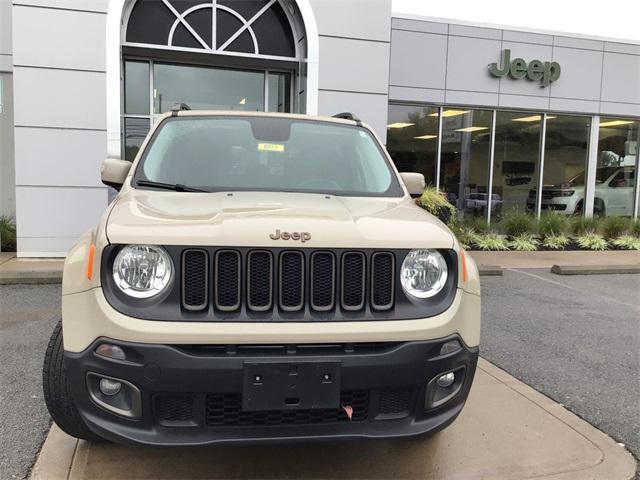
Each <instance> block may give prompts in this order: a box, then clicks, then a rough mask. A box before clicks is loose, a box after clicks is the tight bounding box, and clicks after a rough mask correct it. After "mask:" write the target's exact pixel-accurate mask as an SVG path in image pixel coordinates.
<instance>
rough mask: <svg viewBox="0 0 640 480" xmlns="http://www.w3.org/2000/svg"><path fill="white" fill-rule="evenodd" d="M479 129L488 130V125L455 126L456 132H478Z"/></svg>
mask: <svg viewBox="0 0 640 480" xmlns="http://www.w3.org/2000/svg"><path fill="white" fill-rule="evenodd" d="M480 130H489V127H465V128H456V129H455V131H456V132H479V131H480Z"/></svg>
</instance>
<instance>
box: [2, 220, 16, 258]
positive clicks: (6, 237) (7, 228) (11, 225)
mask: <svg viewBox="0 0 640 480" xmlns="http://www.w3.org/2000/svg"><path fill="white" fill-rule="evenodd" d="M0 250H1V251H3V252H15V251H16V224H15V222H14V221H13V219H11V218H8V217H5V216H0Z"/></svg>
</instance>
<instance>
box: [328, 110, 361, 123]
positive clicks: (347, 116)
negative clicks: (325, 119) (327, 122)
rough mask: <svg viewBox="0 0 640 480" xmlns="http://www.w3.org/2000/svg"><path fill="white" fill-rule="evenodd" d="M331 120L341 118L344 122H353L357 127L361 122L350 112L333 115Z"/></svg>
mask: <svg viewBox="0 0 640 480" xmlns="http://www.w3.org/2000/svg"><path fill="white" fill-rule="evenodd" d="M333 118H342V119H344V120H353V121H354V122H356V124H357V125H358V126H359V127H360V126H362V121H360V119H359V118H358V117H356V116H355V115H354V114H353V113H351V112H342V113H336V114H335V115H333Z"/></svg>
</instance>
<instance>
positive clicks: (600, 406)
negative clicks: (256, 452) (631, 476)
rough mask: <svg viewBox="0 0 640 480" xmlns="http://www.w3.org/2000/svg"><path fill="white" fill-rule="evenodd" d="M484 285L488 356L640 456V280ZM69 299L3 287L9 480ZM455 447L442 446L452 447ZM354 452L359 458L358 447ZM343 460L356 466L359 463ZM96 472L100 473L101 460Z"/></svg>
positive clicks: (518, 274) (4, 442) (530, 273)
mask: <svg viewBox="0 0 640 480" xmlns="http://www.w3.org/2000/svg"><path fill="white" fill-rule="evenodd" d="M482 286H483V289H484V291H483V295H484V297H483V308H484V311H483V322H484V323H483V332H482V333H483V338H482V354H483V356H484V357H485V358H487V359H488V360H490V361H491V362H493V363H495V364H496V365H498V366H500V367H501V368H503V369H504V370H506V371H507V372H509V373H511V374H512V375H514V376H516V377H517V378H519V379H522V380H523V381H524V382H525V383H528V384H530V385H531V386H533V387H534V388H536V389H538V390H540V391H542V392H543V393H545V394H547V395H548V396H550V397H551V398H554V399H555V400H557V401H558V402H561V403H563V404H565V405H566V406H567V407H568V408H569V409H570V410H572V411H573V412H575V413H577V414H578V415H579V416H581V417H583V418H585V419H586V420H588V421H589V422H590V423H592V424H594V425H596V426H597V427H598V428H600V429H602V430H603V431H605V432H607V433H609V434H610V435H611V436H613V437H614V438H615V439H617V441H619V442H623V443H625V444H627V446H628V448H629V449H631V450H632V451H633V452H634V453H635V454H636V457H637V456H638V454H639V452H640V441H639V439H638V433H637V432H639V431H640V426H639V425H638V422H639V419H640V411H639V410H638V408H639V407H638V406H637V403H638V402H637V399H638V398H640V379H638V375H637V372H638V371H639V369H640V367H639V356H640V338H639V332H640V306H639V305H638V303H639V302H638V292H639V291H640V276H638V275H617V276H615V275H611V276H609V275H606V276H605V275H603V276H594V277H558V276H555V275H552V274H549V273H546V272H543V271H541V270H521V271H520V270H517V271H507V272H505V276H504V277H487V278H483V279H482ZM59 295H60V287H59V285H40V286H35V285H34V286H22V285H6V286H0V362H1V363H2V367H1V368H2V375H1V378H0V422H2V423H1V428H0V478H2V479H4V478H23V477H25V476H26V475H27V474H28V471H29V468H30V466H31V464H32V462H33V460H34V457H35V455H36V453H37V451H38V449H39V446H40V444H41V442H42V440H43V439H44V436H45V435H46V431H47V429H48V415H47V414H46V409H45V407H44V403H43V399H42V393H41V380H40V369H41V362H42V355H43V353H44V348H45V345H46V342H47V340H48V337H49V334H50V332H51V330H52V329H53V326H54V324H55V322H56V321H57V319H58V316H59V309H60V301H59ZM452 435H453V438H455V430H454V431H453V432H452ZM448 441H449V438H448V437H445V440H440V442H437V443H436V444H435V446H436V447H437V448H443V449H446V447H447V445H445V443H447V442H448ZM440 444H442V445H440ZM319 448H320V449H322V447H321V446H320V447H319ZM332 448H333V447H332ZM336 448H337V447H336ZM407 448H409V449H410V448H414V447H407ZM469 448H471V446H469ZM378 449H379V450H380V451H378ZM276 450H277V449H276ZM374 450H375V451H376V452H377V454H379V455H388V454H392V453H393V452H394V451H396V450H398V449H397V448H396V447H394V446H393V445H391V444H387V443H385V444H381V445H380V446H379V447H375V449H374ZM116 451H117V452H121V451H120V450H118V449H117V448H116V449H115V450H113V452H112V453H113V454H115V453H116ZM225 451H226V450H225ZM229 451H230V452H232V451H234V449H229ZM265 451H266V452H268V451H270V450H269V449H265ZM347 451H348V452H351V455H353V458H356V457H357V455H358V449H357V448H356V449H352V447H349V450H347ZM336 452H342V450H340V449H339V448H338V449H337V450H336ZM343 453H344V452H343ZM487 453H488V452H487ZM202 455H205V453H202ZM265 455H266V454H265ZM336 455H337V453H336ZM340 455H341V456H340V458H341V460H340V461H341V462H347V458H349V457H348V456H345V454H340ZM196 457H198V455H196ZM268 458H269V455H266V457H265V461H267V460H268ZM322 458H324V459H325V461H327V462H330V461H331V458H326V455H325V457H322ZM336 458H337V457H336ZM389 458H390V461H392V460H391V457H389ZM354 461H355V460H354ZM357 461H358V462H365V465H368V467H367V468H370V467H371V465H370V464H368V463H366V461H365V460H363V459H358V460H357ZM437 467H438V465H435V464H434V465H431V466H430V468H437ZM91 468H92V471H94V472H95V471H96V470H95V468H98V469H99V464H98V463H97V464H96V465H93V466H91ZM238 468H240V467H238ZM256 468H258V467H256ZM272 468H275V467H272ZM416 468H418V465H416ZM260 471H261V470H260V469H257V470H256V471H255V473H254V476H256V477H259V476H260V473H259V472H260ZM262 471H265V470H262ZM266 471H267V472H270V473H272V474H276V473H277V471H276V470H266Z"/></svg>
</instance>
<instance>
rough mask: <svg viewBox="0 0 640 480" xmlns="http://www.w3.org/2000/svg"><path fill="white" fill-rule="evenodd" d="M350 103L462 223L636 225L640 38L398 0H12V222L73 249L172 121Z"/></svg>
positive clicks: (8, 76) (7, 144)
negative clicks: (410, 7)
mask: <svg viewBox="0 0 640 480" xmlns="http://www.w3.org/2000/svg"><path fill="white" fill-rule="evenodd" d="M176 102H183V103H186V104H188V105H189V106H190V107H191V108H192V109H216V110H246V111H270V112H299V113H307V114H321V115H333V114H336V113H338V112H344V111H350V112H353V113H354V114H355V115H356V116H358V117H359V118H361V119H362V120H363V121H364V122H366V123H367V124H369V125H370V126H371V127H372V128H373V129H374V130H375V132H376V133H377V134H378V135H379V137H380V138H381V139H382V140H383V142H385V143H386V145H387V148H388V150H389V153H390V154H391V156H392V158H393V160H394V162H395V163H396V165H397V166H398V168H399V170H401V171H415V172H420V173H422V174H424V176H425V179H426V181H427V183H428V184H431V185H434V186H438V187H439V188H441V189H443V190H444V191H445V192H446V193H447V196H448V198H449V200H450V201H451V202H452V203H453V204H454V205H456V206H457V207H458V208H459V209H460V210H461V211H464V214H465V215H474V216H484V217H486V218H487V219H488V220H489V221H493V222H495V221H497V220H499V217H500V215H502V214H503V212H505V211H507V210H511V209H523V210H529V211H531V212H532V213H534V214H538V215H539V214H540V212H541V211H543V210H544V209H553V210H555V211H558V212H560V213H561V214H567V215H569V214H578V215H587V216H590V215H594V214H599V215H622V216H627V217H637V216H638V207H639V203H640V202H639V192H638V186H637V185H638V182H637V180H636V177H637V175H636V172H637V170H638V162H639V155H638V150H639V149H638V144H639V143H640V141H639V140H640V42H631V41H623V40H614V39H603V38H590V37H585V36H577V35H573V34H563V33H558V32H541V31H531V30H523V29H519V28H511V27H493V26H487V25H478V24H470V23H467V22H457V21H452V20H442V19H434V18H422V17H412V16H406V15H397V14H393V13H392V9H391V1H390V0H367V1H348V0H336V1H328V0H296V1H294V0H250V1H234V0H12V1H11V0H9V1H0V214H1V215H5V216H11V217H15V219H16V224H17V235H18V245H17V248H18V254H19V255H20V256H26V257H28V256H62V255H64V254H65V252H66V251H67V250H68V249H69V248H70V247H71V245H72V244H73V243H74V242H75V240H76V238H77V237H78V236H79V235H80V234H81V233H83V232H84V231H85V230H87V229H88V228H90V227H91V226H93V225H95V224H96V223H97V221H98V219H99V217H100V216H101V214H102V212H103V211H104V209H105V208H106V206H107V204H108V202H109V200H110V199H111V198H113V192H112V191H109V189H108V188H107V187H105V186H104V185H102V183H101V182H100V175H99V167H100V163H101V162H102V160H103V159H104V158H106V157H114V158H125V159H128V160H132V159H133V158H134V156H135V154H136V152H137V150H138V148H139V146H140V144H141V142H142V140H143V139H144V137H145V135H146V133H147V132H148V130H149V128H150V127H151V125H152V124H153V122H154V120H155V119H156V118H157V116H158V115H159V114H161V113H163V112H166V111H167V110H170V109H171V107H172V106H173V104H174V103H176Z"/></svg>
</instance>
